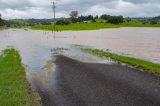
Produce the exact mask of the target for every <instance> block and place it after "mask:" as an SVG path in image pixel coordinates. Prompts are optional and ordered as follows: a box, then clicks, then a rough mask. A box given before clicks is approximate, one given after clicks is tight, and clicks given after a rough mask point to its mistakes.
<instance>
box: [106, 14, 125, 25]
mask: <svg viewBox="0 0 160 106" xmlns="http://www.w3.org/2000/svg"><path fill="white" fill-rule="evenodd" d="M123 21H124V18H123V16H110V17H109V19H108V23H111V24H120V23H123Z"/></svg>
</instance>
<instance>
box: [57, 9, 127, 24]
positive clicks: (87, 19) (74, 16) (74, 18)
mask: <svg viewBox="0 0 160 106" xmlns="http://www.w3.org/2000/svg"><path fill="white" fill-rule="evenodd" d="M69 15H70V18H69V19H59V20H57V21H56V24H57V25H68V24H71V23H79V22H84V23H91V22H97V19H103V20H104V21H103V22H105V23H111V24H120V23H123V22H124V18H123V16H111V15H106V14H103V15H101V16H100V17H98V15H96V16H93V15H86V16H83V15H81V16H78V11H72V12H71V13H70V14H69Z"/></svg>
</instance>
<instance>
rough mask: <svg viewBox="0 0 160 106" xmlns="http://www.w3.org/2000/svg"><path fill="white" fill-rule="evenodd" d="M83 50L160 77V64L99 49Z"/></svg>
mask: <svg viewBox="0 0 160 106" xmlns="http://www.w3.org/2000/svg"><path fill="white" fill-rule="evenodd" d="M81 50H82V51H84V52H87V53H91V54H94V55H98V56H100V57H106V58H111V59H112V60H115V61H118V62H121V63H126V64H128V65H131V66H134V67H135V68H139V69H143V70H145V71H147V72H150V73H154V74H158V75H160V64H156V63H152V62H149V61H146V60H142V59H138V58H134V57H127V56H122V55H118V54H114V53H110V52H105V51H103V50H98V49H88V48H81Z"/></svg>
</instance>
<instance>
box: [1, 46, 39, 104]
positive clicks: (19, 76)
mask: <svg viewBox="0 0 160 106" xmlns="http://www.w3.org/2000/svg"><path fill="white" fill-rule="evenodd" d="M39 104H40V101H39V96H38V94H37V93H35V92H32V91H31V87H30V84H29V83H28V82H27V80H26V77H25V68H24V67H23V65H22V63H21V57H20V55H19V53H18V52H17V51H16V50H15V49H6V50H4V51H3V52H2V54H0V106H38V105H39Z"/></svg>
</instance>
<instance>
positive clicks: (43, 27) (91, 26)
mask: <svg viewBox="0 0 160 106" xmlns="http://www.w3.org/2000/svg"><path fill="white" fill-rule="evenodd" d="M120 27H160V24H155V25H152V24H142V23H135V22H130V23H122V24H109V23H77V24H70V25H56V29H58V30H97V29H104V28H120ZM32 29H34V30H53V29H54V26H53V25H36V26H32Z"/></svg>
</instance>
